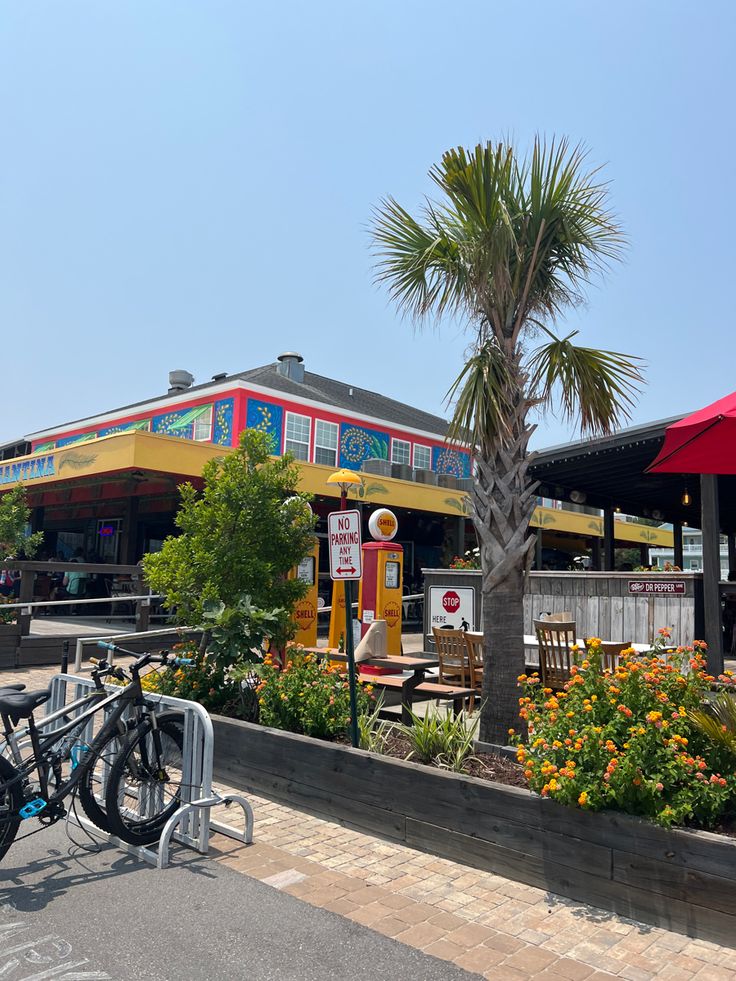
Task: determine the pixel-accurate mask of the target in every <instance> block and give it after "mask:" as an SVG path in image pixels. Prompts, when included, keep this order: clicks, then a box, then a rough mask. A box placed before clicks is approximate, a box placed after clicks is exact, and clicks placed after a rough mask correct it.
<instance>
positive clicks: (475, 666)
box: [465, 632, 483, 692]
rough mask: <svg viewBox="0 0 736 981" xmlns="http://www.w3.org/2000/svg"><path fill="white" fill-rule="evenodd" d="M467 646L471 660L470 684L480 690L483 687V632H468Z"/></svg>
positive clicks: (469, 659) (466, 636)
mask: <svg viewBox="0 0 736 981" xmlns="http://www.w3.org/2000/svg"><path fill="white" fill-rule="evenodd" d="M465 646H466V647H467V649H468V661H469V662H470V671H471V682H470V685H471V687H472V688H475V689H476V691H478V692H480V690H481V689H482V687H483V634H481V633H475V632H472V633H470V632H468V633H466V634H465Z"/></svg>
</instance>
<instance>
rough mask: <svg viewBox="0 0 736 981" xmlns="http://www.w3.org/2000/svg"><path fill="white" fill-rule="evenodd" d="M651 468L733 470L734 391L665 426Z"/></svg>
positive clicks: (735, 465)
mask: <svg viewBox="0 0 736 981" xmlns="http://www.w3.org/2000/svg"><path fill="white" fill-rule="evenodd" d="M650 471H653V472H655V473H711V474H736V392H732V393H731V395H727V396H726V397H725V398H722V399H719V400H718V401H717V402H714V403H713V404H712V405H707V406H706V407H705V408H704V409H700V411H699V412H694V413H693V414H692V415H691V416H686V417H685V418H684V419H680V421H679V422H675V423H673V424H672V425H671V426H668V427H667V429H666V430H665V434H664V444H663V446H662V449H661V450H660V451H659V455H658V456H657V458H656V460H655V461H654V462H653V463H650V464H649V466H648V467H647V472H650Z"/></svg>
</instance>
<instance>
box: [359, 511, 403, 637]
mask: <svg viewBox="0 0 736 981" xmlns="http://www.w3.org/2000/svg"><path fill="white" fill-rule="evenodd" d="M368 530H369V532H370V533H371V535H372V536H373V538H374V539H377V541H372V542H365V543H364V545H363V578H362V579H361V580H360V595H359V597H358V604H359V605H358V616H359V617H360V619H361V621H362V628H361V631H362V634H366V633H367V632H368V629H369V627H370V625H371V624H372V623H373V621H374V620H385V621H386V653H387V654H401V620H402V611H403V606H402V603H401V601H402V598H403V582H404V575H403V571H404V549H403V547H402V546H401V545H397V544H396V543H394V542H392V541H391V539H392V538H393V537H394V536H395V535H396V532H397V531H398V530H399V523H398V521H397V520H396V515H395V514H394V513H393V512H392V511H389V510H388V508H380V509H379V510H378V511H374V512H373V514H372V515H371V517H370V520H369V521H368Z"/></svg>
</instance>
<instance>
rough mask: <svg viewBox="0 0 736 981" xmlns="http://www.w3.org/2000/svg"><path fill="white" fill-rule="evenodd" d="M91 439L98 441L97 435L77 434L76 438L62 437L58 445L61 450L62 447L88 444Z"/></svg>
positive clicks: (58, 440)
mask: <svg viewBox="0 0 736 981" xmlns="http://www.w3.org/2000/svg"><path fill="white" fill-rule="evenodd" d="M91 439H97V433H77V435H76V436H62V438H61V439H57V441H56V445H57V447H58V448H59V449H61V448H62V446H71V445H72V444H73V443H87V442H88V441H89V440H91Z"/></svg>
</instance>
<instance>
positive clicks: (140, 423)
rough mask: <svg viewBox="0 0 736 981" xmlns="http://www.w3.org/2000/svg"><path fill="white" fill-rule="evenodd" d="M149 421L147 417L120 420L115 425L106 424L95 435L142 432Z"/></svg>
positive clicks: (146, 427)
mask: <svg viewBox="0 0 736 981" xmlns="http://www.w3.org/2000/svg"><path fill="white" fill-rule="evenodd" d="M149 423H150V420H149V419H136V421H135V422H121V423H118V425H117V426H106V427H105V428H104V429H100V430H99V431H98V433H97V435H98V436H100V437H102V436H113V435H114V434H115V433H130V432H138V431H141V432H144V431H145V430H147V429H148V426H149Z"/></svg>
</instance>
